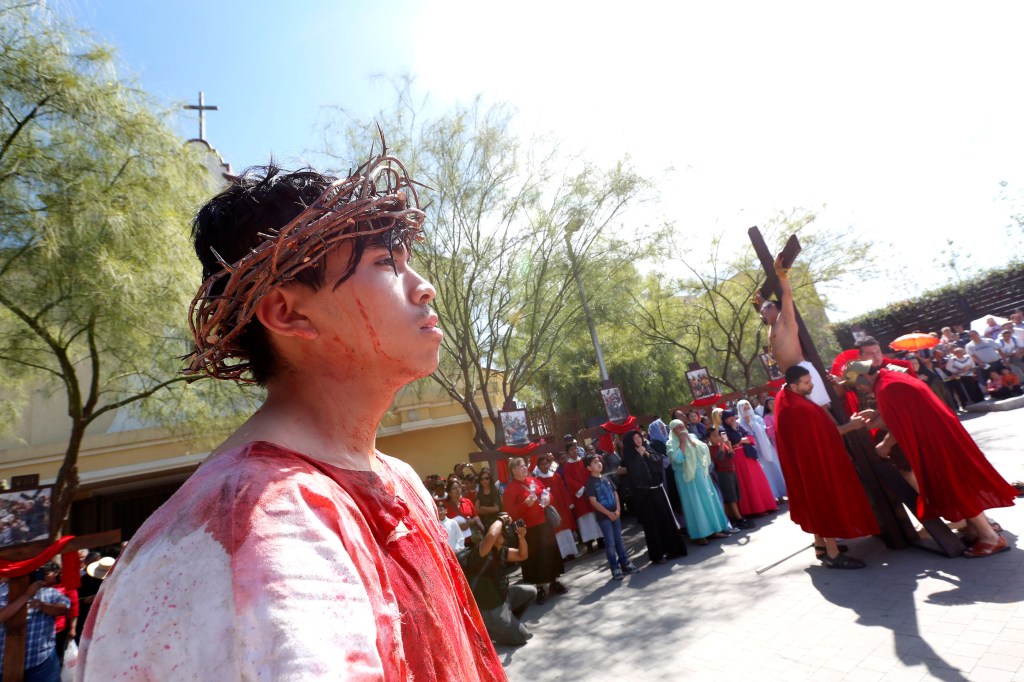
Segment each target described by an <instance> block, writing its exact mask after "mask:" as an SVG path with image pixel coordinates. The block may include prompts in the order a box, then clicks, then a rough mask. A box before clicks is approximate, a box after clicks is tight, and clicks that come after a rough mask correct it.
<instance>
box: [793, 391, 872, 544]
mask: <svg viewBox="0 0 1024 682" xmlns="http://www.w3.org/2000/svg"><path fill="white" fill-rule="evenodd" d="M775 440H776V442H777V443H778V446H779V463H780V464H781V465H782V473H783V475H784V476H785V478H786V489H787V491H788V493H789V516H790V518H791V519H793V522H794V523H796V524H797V525H798V526H800V527H801V528H803V529H804V530H805V531H807V532H808V533H817V534H818V535H822V536H824V537H827V538H856V537H861V536H863V535H877V534H878V533H879V532H880V531H879V528H878V521H876V520H875V515H874V513H873V512H872V510H871V505H870V504H869V503H868V498H867V495H866V494H865V493H864V488H863V487H862V486H861V483H860V479H859V478H858V477H857V472H856V471H855V470H854V468H853V462H851V461H850V456H849V455H848V454H847V452H846V447H845V446H844V445H843V438H842V436H840V435H839V430H838V429H837V428H836V425H835V423H834V422H833V421H832V418H831V417H830V416H829V414H828V413H827V412H826V411H825V408H823V407H821V406H819V405H816V404H814V403H813V402H811V401H810V400H809V399H807V398H805V397H804V396H802V395H800V394H798V393H794V392H793V391H790V390H789V389H787V388H783V389H782V390H781V391H779V392H778V394H777V395H776V397H775Z"/></svg>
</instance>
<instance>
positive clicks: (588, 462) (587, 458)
mask: <svg viewBox="0 0 1024 682" xmlns="http://www.w3.org/2000/svg"><path fill="white" fill-rule="evenodd" d="M595 459H599V460H601V461H602V462H603V461H604V460H603V459H602V458H601V455H598V454H596V453H595V454H593V455H586V456H585V457H584V458H583V466H585V467H586V468H588V469H589V468H590V465H591V463H593V461H594V460H595Z"/></svg>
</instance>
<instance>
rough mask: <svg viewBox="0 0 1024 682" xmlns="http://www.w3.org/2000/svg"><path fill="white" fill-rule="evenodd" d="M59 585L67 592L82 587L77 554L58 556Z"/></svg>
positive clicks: (80, 567) (80, 569)
mask: <svg viewBox="0 0 1024 682" xmlns="http://www.w3.org/2000/svg"><path fill="white" fill-rule="evenodd" d="M60 584H61V585H63V586H64V587H66V588H67V589H69V590H77V589H78V588H79V587H81V586H82V562H81V561H79V559H78V552H65V553H64V554H61V555H60Z"/></svg>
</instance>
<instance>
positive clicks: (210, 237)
mask: <svg viewBox="0 0 1024 682" xmlns="http://www.w3.org/2000/svg"><path fill="white" fill-rule="evenodd" d="M336 180H337V178H335V177H333V176H330V175H325V174H323V173H319V172H317V171H315V170H313V169H312V168H302V169H300V170H297V171H285V170H283V169H282V168H281V167H279V166H278V165H276V164H275V163H274V162H273V160H271V162H270V163H268V164H267V165H266V166H253V167H252V168H248V169H246V170H245V171H243V172H242V174H241V175H238V176H235V177H233V178H232V179H231V184H230V185H229V186H228V187H227V188H225V189H224V190H223V191H221V192H220V193H219V194H217V195H216V196H215V197H213V198H212V199H210V200H209V201H208V202H206V204H205V205H204V206H203V207H202V208H200V209H199V211H198V212H197V213H196V215H195V218H193V219H192V242H193V246H194V248H195V251H196V256H197V257H198V258H199V262H200V263H201V264H202V266H203V281H204V282H205V281H206V280H207V279H208V278H210V277H212V276H213V275H216V274H218V273H220V272H222V271H223V270H224V266H223V264H222V263H221V260H222V259H223V261H224V262H226V263H229V264H231V263H237V262H238V261H239V260H241V259H242V257H243V256H245V255H246V254H248V253H249V252H250V251H252V250H253V249H255V248H256V247H258V246H259V245H260V244H262V243H264V242H265V241H266V240H267V237H266V235H268V234H273V233H274V232H275V231H276V230H279V229H281V228H282V227H284V226H285V225H287V224H288V223H290V222H291V221H292V220H294V219H295V218H296V217H298V215H299V214H300V213H302V212H303V211H304V210H305V209H306V208H307V207H309V206H310V205H311V204H313V203H314V202H315V201H316V200H317V199H319V198H320V196H321V195H322V194H323V193H324V192H325V191H326V190H327V189H328V188H329V187H330V186H331V184H332V183H334V182H335V181H336ZM363 222H364V224H366V225H369V226H370V227H371V228H372V227H374V226H375V225H374V224H373V223H374V219H373V218H367V219H366V220H365V221H363ZM357 224H358V221H357ZM357 229H358V228H357ZM396 239H398V240H402V241H406V240H407V237H406V235H405V234H403V233H401V231H400V229H398V228H396V229H394V230H388V231H387V232H384V233H381V234H376V235H368V236H365V237H356V238H354V239H351V240H350V241H351V243H352V251H351V253H350V254H349V256H348V263H347V265H346V267H345V269H344V270H343V272H342V275H341V277H340V278H339V279H338V280H337V281H335V282H332V286H335V287H337V286H339V285H341V284H342V283H343V282H345V281H346V280H347V279H348V278H349V277H351V276H352V274H353V273H354V272H355V269H356V266H357V265H359V261H360V260H361V259H362V257H363V252H364V251H365V250H366V248H367V247H368V246H372V245H376V244H382V245H384V246H387V247H388V248H389V249H390V248H392V247H393V246H394V245H395V244H396V241H395V240H396ZM407 246H408V244H407ZM328 253H330V252H325V253H322V254H321V255H320V256H319V257H318V258H317V259H316V260H315V262H314V263H313V264H312V265H310V266H309V267H307V268H304V269H302V270H301V271H299V272H298V274H296V275H295V278H294V279H293V280H291V281H294V282H297V283H299V284H302V285H303V286H306V287H309V288H310V289H312V290H314V291H316V290H318V289H320V288H321V287H323V286H324V283H325V278H326V267H325V264H324V261H325V259H326V256H327V254H328ZM227 283H228V278H226V277H225V278H221V280H219V281H218V282H216V283H215V284H214V286H213V287H212V288H211V290H210V292H209V293H210V294H211V295H214V296H216V295H217V294H219V293H221V291H223V288H224V286H226V285H227ZM235 344H236V345H237V346H238V348H239V349H240V351H241V353H240V354H241V355H244V357H245V358H246V359H247V360H248V361H249V365H250V371H251V373H252V378H253V380H254V381H255V382H256V383H257V384H258V385H260V386H265V385H266V382H267V380H268V379H270V378H271V377H273V376H274V374H275V373H276V372H277V371H278V369H279V368H278V367H277V366H276V359H275V356H274V352H273V347H272V346H271V344H270V339H269V337H268V335H267V332H266V329H265V328H264V327H263V325H262V324H260V323H259V320H257V319H253V320H251V321H250V322H248V323H247V324H246V325H245V327H244V328H243V329H242V331H241V333H240V334H239V335H238V337H237V338H236V340H235Z"/></svg>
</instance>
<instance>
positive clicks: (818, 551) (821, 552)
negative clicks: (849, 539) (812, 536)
mask: <svg viewBox="0 0 1024 682" xmlns="http://www.w3.org/2000/svg"><path fill="white" fill-rule="evenodd" d="M836 546H837V547H838V548H839V553H840V554H846V553H847V552H849V551H850V548H849V547H847V546H846V545H842V544H840V545H836ZM825 554H826V552H825V548H824V547H822V546H820V545H815V546H814V558H815V559H819V560H820V559H822V558H824V557H825Z"/></svg>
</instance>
